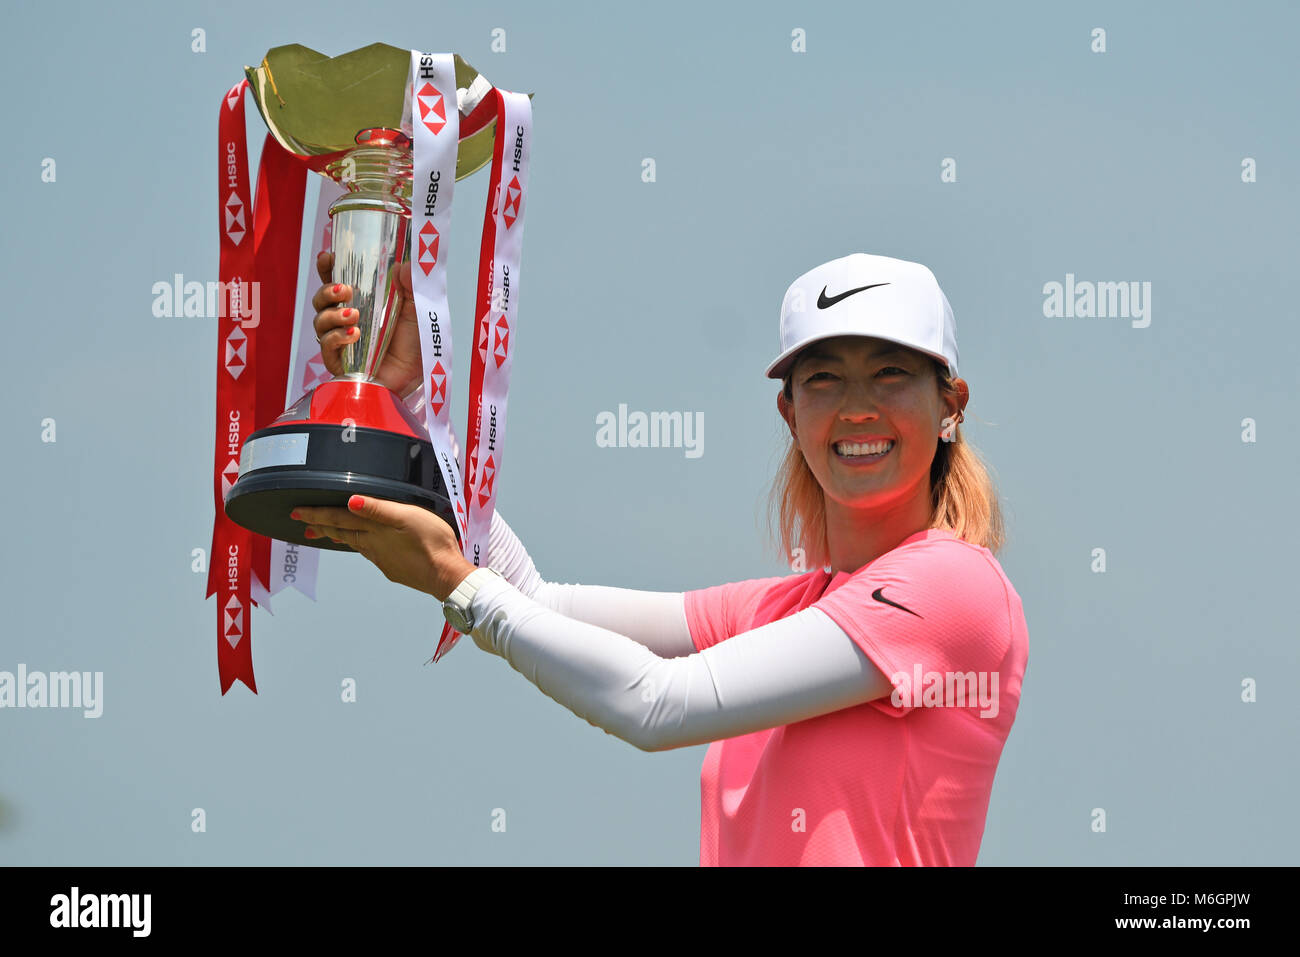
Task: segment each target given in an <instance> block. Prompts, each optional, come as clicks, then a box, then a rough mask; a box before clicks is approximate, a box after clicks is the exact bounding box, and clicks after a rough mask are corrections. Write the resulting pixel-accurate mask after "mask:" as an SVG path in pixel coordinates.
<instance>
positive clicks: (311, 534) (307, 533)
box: [302, 528, 316, 538]
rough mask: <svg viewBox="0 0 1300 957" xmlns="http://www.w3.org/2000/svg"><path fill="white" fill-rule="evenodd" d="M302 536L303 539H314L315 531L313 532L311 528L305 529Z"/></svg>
mask: <svg viewBox="0 0 1300 957" xmlns="http://www.w3.org/2000/svg"><path fill="white" fill-rule="evenodd" d="M302 535H303V538H315V537H316V530H315V529H312V528H309V529H307V531H305V532H303V533H302Z"/></svg>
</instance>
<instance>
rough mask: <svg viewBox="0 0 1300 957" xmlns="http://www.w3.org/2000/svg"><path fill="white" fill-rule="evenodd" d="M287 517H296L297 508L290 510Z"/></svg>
mask: <svg viewBox="0 0 1300 957" xmlns="http://www.w3.org/2000/svg"><path fill="white" fill-rule="evenodd" d="M289 517H290V518H298V510H297V509H294V510H293V511H292V512H290V513H289Z"/></svg>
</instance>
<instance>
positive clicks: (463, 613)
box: [442, 567, 502, 635]
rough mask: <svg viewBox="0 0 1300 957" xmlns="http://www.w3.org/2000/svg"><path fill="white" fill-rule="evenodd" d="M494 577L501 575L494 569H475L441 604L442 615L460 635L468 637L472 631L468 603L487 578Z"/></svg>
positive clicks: (471, 614) (471, 616) (472, 619)
mask: <svg viewBox="0 0 1300 957" xmlns="http://www.w3.org/2000/svg"><path fill="white" fill-rule="evenodd" d="M490 575H495V576H496V577H497V578H501V577H502V576H501V574H500V573H499V572H498V571H497V570H496V569H495V568H490V567H488V568H476V569H474V570H473V571H472V572H470V573H469V574H468V575H466V576H465V578H464V580H462V581H461V583H460V584H459V585H457V586H456V590H455V591H453V592H452V593H451V594H450V595H448V596H447V600H446V601H444V602H443V603H442V614H443V616H444V617H445V618H446V619H447V621H449V622H450V623H451V627H453V628H455V629H456V630H457V631H458V632H460V633H461V634H462V635H468V634H469V633H470V632H471V631H473V630H474V624H475V622H474V615H473V613H472V612H471V611H470V607H469V603H470V601H472V600H473V598H474V593H475V592H476V591H478V590H479V586H480V585H482V584H483V582H484V580H486V579H487V577H488V576H490Z"/></svg>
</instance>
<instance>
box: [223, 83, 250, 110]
mask: <svg viewBox="0 0 1300 957" xmlns="http://www.w3.org/2000/svg"><path fill="white" fill-rule="evenodd" d="M246 82H247V81H246V80H240V81H239V82H238V83H236V84H235V85H234V86H232V87H231V88H230V90H229V91H228V92H227V93H226V109H228V110H231V111H233V110H234V109H235V107H236V106H238V105H239V98H240V96H242V95H243V93H244V84H245V83H246Z"/></svg>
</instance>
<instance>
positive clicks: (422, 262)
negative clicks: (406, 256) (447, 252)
mask: <svg viewBox="0 0 1300 957" xmlns="http://www.w3.org/2000/svg"><path fill="white" fill-rule="evenodd" d="M438 238H439V237H438V230H436V229H434V228H433V223H431V222H429V221H428V220H427V219H426V220H425V221H424V225H423V226H422V227H420V235H419V240H420V248H419V251H418V252H417V254H416V257H415V261H416V262H417V263H419V266H420V268H421V269H422V270H424V274H425V275H426V276H427V275H429V273H431V272H433V267H434V266H436V265H437V264H438Z"/></svg>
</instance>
